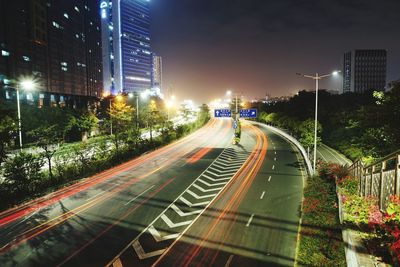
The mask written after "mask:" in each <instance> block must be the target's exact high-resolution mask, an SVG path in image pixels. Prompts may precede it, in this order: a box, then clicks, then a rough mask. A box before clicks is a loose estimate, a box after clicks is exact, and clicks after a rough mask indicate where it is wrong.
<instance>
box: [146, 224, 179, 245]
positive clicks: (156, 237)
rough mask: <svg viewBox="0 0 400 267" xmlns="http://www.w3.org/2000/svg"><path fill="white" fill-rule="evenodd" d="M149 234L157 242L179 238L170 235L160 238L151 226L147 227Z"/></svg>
mask: <svg viewBox="0 0 400 267" xmlns="http://www.w3.org/2000/svg"><path fill="white" fill-rule="evenodd" d="M149 232H150V234H151V235H152V236H153V237H154V239H155V240H156V241H157V242H161V241H165V240H169V239H175V238H177V237H178V236H179V234H170V235H165V236H161V234H160V232H159V231H158V230H157V229H156V228H155V227H154V226H153V225H152V226H150V227H149Z"/></svg>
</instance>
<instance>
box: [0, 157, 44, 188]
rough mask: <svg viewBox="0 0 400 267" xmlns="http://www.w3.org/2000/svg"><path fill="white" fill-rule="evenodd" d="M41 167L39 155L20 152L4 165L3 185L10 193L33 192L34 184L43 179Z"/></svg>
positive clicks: (41, 161) (41, 159) (41, 162)
mask: <svg viewBox="0 0 400 267" xmlns="http://www.w3.org/2000/svg"><path fill="white" fill-rule="evenodd" d="M42 166H43V158H42V157H41V156H40V155H34V154H28V153H25V152H21V153H19V154H17V155H15V157H13V158H10V159H7V160H6V162H5V163H4V184H5V185H6V186H8V187H9V190H10V191H11V192H12V193H17V194H20V193H22V194H24V193H28V192H30V191H34V186H35V183H36V182H38V181H39V180H40V179H42V178H43V174H42V173H41V169H42Z"/></svg>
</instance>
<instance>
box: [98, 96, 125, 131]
mask: <svg viewBox="0 0 400 267" xmlns="http://www.w3.org/2000/svg"><path fill="white" fill-rule="evenodd" d="M103 98H109V99H110V104H109V108H110V134H111V135H112V134H113V123H112V116H111V111H112V100H113V99H115V100H116V101H118V102H121V101H123V100H124V96H123V95H121V94H118V95H116V96H114V95H112V94H111V93H110V92H104V93H103Z"/></svg>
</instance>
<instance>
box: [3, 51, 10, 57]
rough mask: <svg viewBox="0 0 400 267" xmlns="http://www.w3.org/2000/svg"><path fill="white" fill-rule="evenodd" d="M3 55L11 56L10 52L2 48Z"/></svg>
mask: <svg viewBox="0 0 400 267" xmlns="http://www.w3.org/2000/svg"><path fill="white" fill-rule="evenodd" d="M1 55H2V56H3V57H9V56H10V52H8V51H6V50H1Z"/></svg>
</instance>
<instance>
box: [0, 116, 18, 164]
mask: <svg viewBox="0 0 400 267" xmlns="http://www.w3.org/2000/svg"><path fill="white" fill-rule="evenodd" d="M17 130H18V127H17V123H16V121H15V120H14V119H12V118H11V117H10V116H4V117H2V118H1V119H0V165H1V164H2V163H3V162H4V161H5V160H6V159H7V151H6V149H7V147H8V146H10V144H11V141H12V140H13V137H14V136H15V134H16V132H17Z"/></svg>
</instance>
